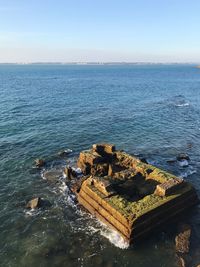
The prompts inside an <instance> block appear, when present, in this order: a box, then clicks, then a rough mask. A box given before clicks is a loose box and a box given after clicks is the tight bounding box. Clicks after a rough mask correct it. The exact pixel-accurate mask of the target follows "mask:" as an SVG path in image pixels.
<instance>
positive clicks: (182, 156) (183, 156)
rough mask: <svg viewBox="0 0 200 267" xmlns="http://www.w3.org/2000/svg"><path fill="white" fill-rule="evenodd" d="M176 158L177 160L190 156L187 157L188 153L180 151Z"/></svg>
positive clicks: (188, 158) (187, 158)
mask: <svg viewBox="0 0 200 267" xmlns="http://www.w3.org/2000/svg"><path fill="white" fill-rule="evenodd" d="M176 159H177V160H178V161H181V160H190V157H189V156H188V154H186V153H180V154H179V155H178V156H177V157H176Z"/></svg>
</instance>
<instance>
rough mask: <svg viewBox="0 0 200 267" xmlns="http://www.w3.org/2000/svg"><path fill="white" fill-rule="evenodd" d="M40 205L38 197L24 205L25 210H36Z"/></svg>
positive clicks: (40, 201)
mask: <svg viewBox="0 0 200 267" xmlns="http://www.w3.org/2000/svg"><path fill="white" fill-rule="evenodd" d="M41 205H42V200H41V198H40V197H36V198H34V199H31V200H30V201H29V202H28V203H27V204H26V208H27V209H36V208H40V207H41Z"/></svg>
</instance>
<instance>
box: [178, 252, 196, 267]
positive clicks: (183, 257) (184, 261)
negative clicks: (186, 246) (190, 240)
mask: <svg viewBox="0 0 200 267" xmlns="http://www.w3.org/2000/svg"><path fill="white" fill-rule="evenodd" d="M176 262H177V265H178V267H191V262H192V258H191V256H189V255H188V254H178V253H177V254H176ZM197 267H198V266H197Z"/></svg>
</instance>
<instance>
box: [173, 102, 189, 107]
mask: <svg viewBox="0 0 200 267" xmlns="http://www.w3.org/2000/svg"><path fill="white" fill-rule="evenodd" d="M189 105H190V103H188V102H185V103H180V104H176V107H187V106H189Z"/></svg>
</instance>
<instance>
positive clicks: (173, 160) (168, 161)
mask: <svg viewBox="0 0 200 267" xmlns="http://www.w3.org/2000/svg"><path fill="white" fill-rule="evenodd" d="M175 162H176V160H175V159H168V160H167V163H169V164H174V163H175Z"/></svg>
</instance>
